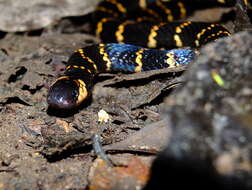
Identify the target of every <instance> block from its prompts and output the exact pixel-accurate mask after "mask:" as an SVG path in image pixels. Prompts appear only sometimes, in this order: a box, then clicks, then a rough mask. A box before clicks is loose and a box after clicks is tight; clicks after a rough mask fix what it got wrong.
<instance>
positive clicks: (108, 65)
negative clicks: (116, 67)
mask: <svg viewBox="0 0 252 190" xmlns="http://www.w3.org/2000/svg"><path fill="white" fill-rule="evenodd" d="M104 46H105V45H104V44H102V43H100V44H99V48H100V54H101V55H102V59H103V61H105V62H106V70H107V71H110V69H111V64H112V63H111V61H110V59H109V56H108V54H107V52H105V49H104Z"/></svg>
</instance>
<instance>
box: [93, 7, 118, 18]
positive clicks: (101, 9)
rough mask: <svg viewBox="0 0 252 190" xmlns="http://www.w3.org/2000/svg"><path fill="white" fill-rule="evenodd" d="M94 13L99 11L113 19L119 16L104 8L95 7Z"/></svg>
mask: <svg viewBox="0 0 252 190" xmlns="http://www.w3.org/2000/svg"><path fill="white" fill-rule="evenodd" d="M95 11H101V12H105V13H108V14H111V15H112V16H113V17H118V16H119V15H118V14H117V13H116V12H114V11H113V10H110V9H107V8H105V7H99V6H98V7H96V9H95Z"/></svg>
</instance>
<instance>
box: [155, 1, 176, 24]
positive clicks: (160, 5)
mask: <svg viewBox="0 0 252 190" xmlns="http://www.w3.org/2000/svg"><path fill="white" fill-rule="evenodd" d="M156 5H157V6H158V7H160V8H161V9H162V10H163V11H164V12H165V14H166V15H167V20H168V21H169V22H172V21H173V20H174V18H173V16H172V12H171V10H170V9H168V8H167V7H166V6H165V5H164V4H163V3H162V1H156Z"/></svg>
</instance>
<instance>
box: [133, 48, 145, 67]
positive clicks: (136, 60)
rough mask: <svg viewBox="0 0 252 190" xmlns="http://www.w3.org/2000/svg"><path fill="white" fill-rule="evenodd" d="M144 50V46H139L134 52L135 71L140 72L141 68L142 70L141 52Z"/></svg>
mask: <svg viewBox="0 0 252 190" xmlns="http://www.w3.org/2000/svg"><path fill="white" fill-rule="evenodd" d="M144 50H145V48H141V49H139V50H138V51H137V52H136V59H135V62H136V63H137V66H136V68H135V72H141V70H142V66H143V63H142V58H143V55H142V53H143V52H144Z"/></svg>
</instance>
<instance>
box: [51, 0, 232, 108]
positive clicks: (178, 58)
mask: <svg viewBox="0 0 252 190" xmlns="http://www.w3.org/2000/svg"><path fill="white" fill-rule="evenodd" d="M194 2H195V3H194V4H193V3H192V2H191V1H189V0H183V1H179V0H170V1H156V0H128V1H126V0H104V1H102V2H101V3H100V4H98V6H97V8H96V10H95V11H94V14H93V23H94V26H95V27H94V28H95V33H96V35H97V36H98V37H99V38H100V39H101V40H102V41H103V43H100V44H96V45H91V46H87V47H84V48H81V49H78V50H76V51H75V52H74V53H73V54H72V55H71V56H70V58H69V60H68V62H67V66H66V70H65V73H64V75H63V76H61V77H59V78H58V79H56V81H55V82H54V83H53V84H52V85H51V87H50V89H49V93H48V97H47V101H48V104H49V106H51V107H54V108H58V109H72V108H75V107H77V106H79V105H80V104H81V103H82V102H84V101H85V100H86V99H87V98H88V97H89V96H90V94H91V91H92V87H93V80H94V77H96V76H97V75H98V74H99V73H102V72H111V71H117V72H118V71H119V72H130V73H132V72H141V71H148V70H155V69H162V68H174V67H179V66H181V65H186V64H189V63H190V62H192V60H193V58H194V57H195V48H198V47H200V46H201V45H203V44H206V43H208V42H211V41H214V40H216V39H218V38H221V37H225V36H228V35H230V33H229V31H228V30H227V29H226V28H224V27H223V26H222V25H219V24H213V23H204V22H191V21H174V20H177V19H184V18H185V17H187V16H188V15H190V14H191V13H192V12H193V11H194V10H195V9H199V8H205V7H213V6H233V5H234V3H235V1H234V0H228V1H227V0H226V1H224V0H221V1H220V0H207V1H206V3H205V4H204V5H202V2H201V3H200V1H199V0H198V1H197V0H194ZM197 2H198V4H197ZM192 4H193V6H192ZM195 4H196V6H195ZM133 44H134V45H133ZM188 47H190V48H188ZM150 48H152V49H150ZM153 48H154V49H153ZM157 48H165V49H162V50H161V49H157ZM174 48H178V49H174Z"/></svg>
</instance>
